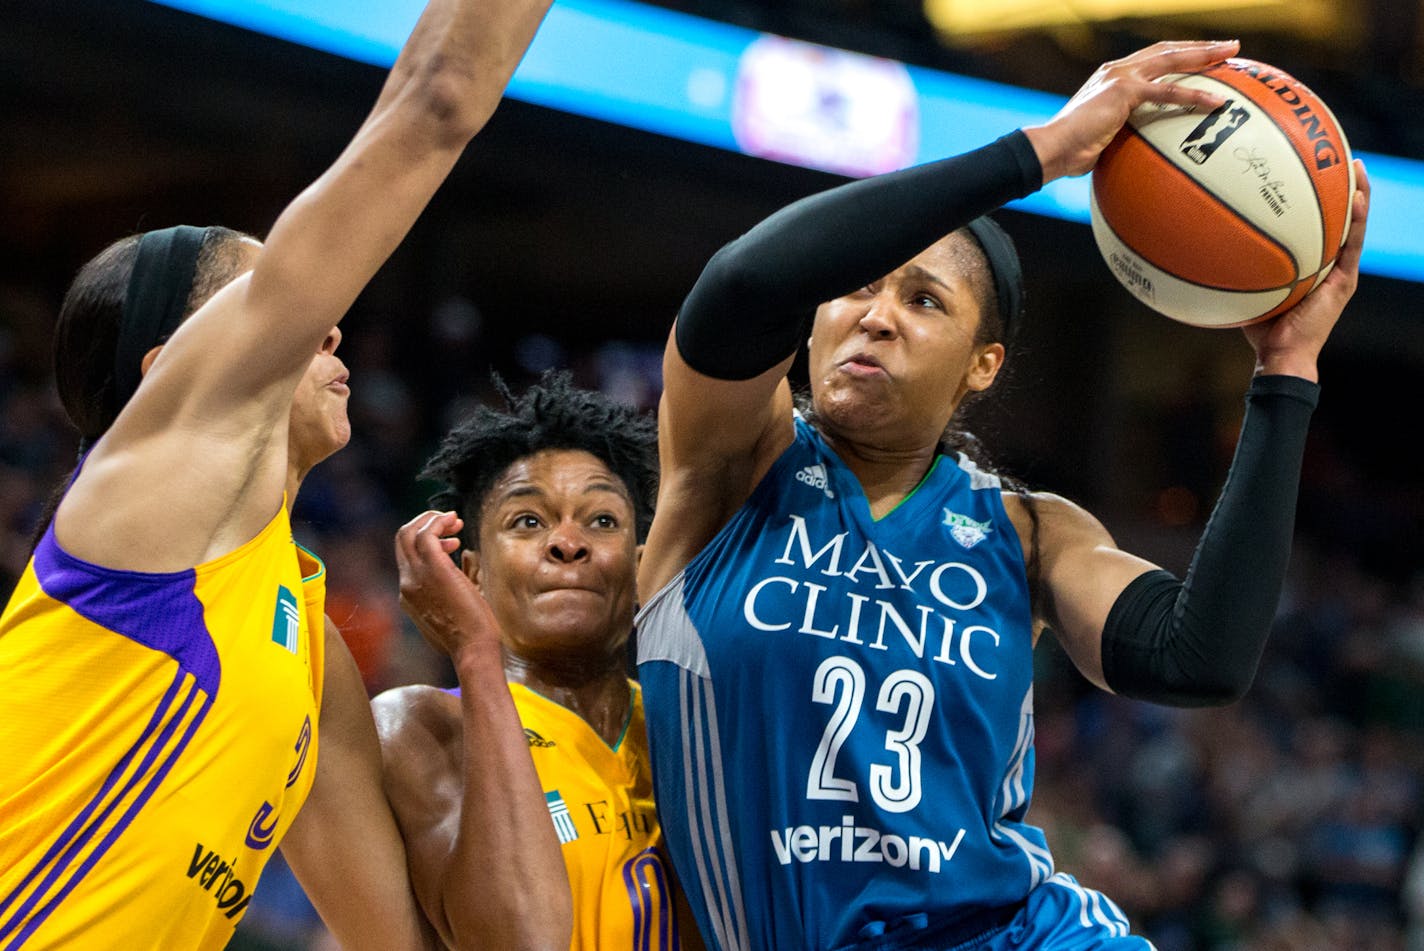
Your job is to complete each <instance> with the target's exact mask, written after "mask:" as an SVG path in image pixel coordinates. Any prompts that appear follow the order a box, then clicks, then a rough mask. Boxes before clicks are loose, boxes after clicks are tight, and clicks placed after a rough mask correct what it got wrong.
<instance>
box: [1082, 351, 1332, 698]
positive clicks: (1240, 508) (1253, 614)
mask: <svg viewBox="0 0 1424 951" xmlns="http://www.w3.org/2000/svg"><path fill="white" fill-rule="evenodd" d="M1319 392H1320V388H1319V386H1317V385H1316V384H1314V383H1311V382H1309V381H1308V380H1303V379H1301V378H1299V377H1293V376H1258V377H1256V378H1255V379H1254V380H1252V382H1251V389H1250V391H1249V392H1248V393H1247V398H1246V418H1245V420H1244V421H1243V422H1242V425H1241V437H1240V439H1239V440H1238V441H1237V444H1236V456H1235V458H1234V459H1233V460H1232V462H1231V469H1230V471H1229V472H1228V473H1227V477H1226V484H1225V486H1223V488H1222V490H1221V496H1220V498H1218V499H1217V502H1216V508H1215V509H1214V510H1213V511H1212V514H1211V518H1210V519H1209V520H1208V521H1207V526H1206V530H1205V532H1203V534H1202V537H1201V541H1200V542H1199V543H1198V544H1197V550H1196V553H1195V555H1193V557H1192V564H1191V568H1190V569H1189V570H1188V571H1187V580H1186V581H1185V582H1181V581H1178V580H1177V579H1176V578H1175V577H1173V576H1172V575H1171V573H1169V572H1166V571H1149V572H1147V573H1146V574H1143V575H1141V576H1140V577H1138V578H1136V579H1135V580H1133V582H1132V583H1131V584H1129V585H1128V586H1127V588H1126V589H1124V591H1123V592H1122V594H1121V595H1119V596H1118V599H1117V601H1116V602H1115V603H1114V604H1113V608H1112V610H1111V611H1110V612H1109V613H1108V619H1107V623H1106V624H1105V625H1104V626H1103V643H1102V660H1103V677H1104V679H1105V680H1106V681H1107V684H1108V686H1109V687H1111V688H1112V689H1113V691H1115V692H1116V693H1119V694H1122V695H1124V696H1128V697H1135V698H1137V699H1140V700H1151V701H1155V702H1157V703H1164V704H1171V705H1173V706H1209V705H1217V704H1225V703H1232V702H1234V701H1236V700H1239V699H1241V697H1242V696H1243V695H1244V694H1245V693H1246V690H1247V689H1248V688H1249V687H1250V686H1251V681H1252V680H1253V679H1254V678H1255V676H1256V666H1257V664H1258V663H1259V662H1260V660H1261V652H1262V650H1263V649H1264V648H1265V646H1266V636H1267V635H1268V634H1269V633H1270V629H1271V622H1272V620H1273V619H1274V617H1275V612H1276V605H1277V602H1278V601H1279V600H1280V596H1281V587H1282V585H1283V584H1284V583H1285V576H1286V565H1287V562H1288V561H1289V560H1290V548H1291V534H1292V531H1293V528H1294V523H1295V504H1296V494H1297V491H1298V489H1299V483H1300V463H1301V456H1302V454H1303V453H1304V450H1305V437H1306V431H1307V429H1308V428H1309V426H1310V416H1311V413H1312V412H1313V411H1314V409H1315V404H1316V400H1317V399H1318V398H1319Z"/></svg>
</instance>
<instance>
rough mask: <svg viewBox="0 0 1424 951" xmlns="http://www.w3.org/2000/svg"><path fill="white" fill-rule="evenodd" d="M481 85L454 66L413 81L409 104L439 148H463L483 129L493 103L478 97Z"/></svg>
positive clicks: (439, 67)
mask: <svg viewBox="0 0 1424 951" xmlns="http://www.w3.org/2000/svg"><path fill="white" fill-rule="evenodd" d="M480 85H481V84H480V82H479V80H478V77H475V76H472V75H471V72H470V70H468V69H466V68H464V67H463V66H461V65H459V64H455V63H446V64H440V63H436V64H432V65H430V66H428V67H427V68H426V69H425V70H422V71H421V73H420V74H419V75H418V76H417V77H416V78H415V79H414V80H413V81H412V84H411V88H410V90H409V98H408V101H409V102H410V103H411V104H412V108H414V109H415V110H416V111H417V113H418V116H419V118H418V124H419V125H420V127H421V128H423V129H424V130H425V131H426V132H427V134H428V135H429V136H430V138H431V140H432V141H433V142H434V143H435V145H436V146H437V147H439V148H455V149H459V148H463V147H464V146H465V145H466V144H467V143H468V142H469V141H470V140H471V139H473V138H474V137H475V133H477V132H479V131H480V129H481V128H483V127H484V124H485V122H486V121H488V119H489V117H490V114H491V113H492V112H493V110H494V103H492V102H490V101H488V99H489V97H487V96H481V95H480V94H479V88H480ZM496 101H497V100H496Z"/></svg>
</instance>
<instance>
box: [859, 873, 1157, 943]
mask: <svg viewBox="0 0 1424 951" xmlns="http://www.w3.org/2000/svg"><path fill="white" fill-rule="evenodd" d="M1004 918H1005V920H1004V921H1003V923H1001V924H999V925H997V926H993V927H990V928H989V929H988V930H986V931H983V932H980V933H979V934H977V935H974V936H973V937H969V938H966V937H964V936H963V932H962V931H961V932H960V934H959V935H958V936H957V937H954V938H950V939H949V940H948V941H946V940H944V939H941V940H938V941H936V940H934V939H933V938H929V937H928V936H926V937H925V938H924V939H922V940H902V941H899V942H897V941H895V940H893V939H891V940H888V941H886V940H880V941H871V942H867V943H865V944H863V945H860V946H858V948H857V949H856V951H1155V949H1154V948H1153V946H1152V942H1150V941H1148V940H1147V939H1146V938H1140V937H1137V936H1135V935H1133V934H1131V933H1130V932H1129V926H1128V923H1127V916H1126V915H1124V914H1123V913H1122V909H1120V908H1118V906H1117V905H1116V904H1114V903H1113V901H1112V899H1110V898H1108V897H1107V896H1106V895H1104V894H1103V893H1102V892H1098V891H1094V890H1093V889H1091V888H1084V887H1083V886H1082V885H1079V884H1078V880H1077V879H1075V878H1074V877H1073V876H1072V875H1065V874H1064V873H1062V872H1059V873H1058V874H1056V875H1054V876H1052V877H1051V878H1049V879H1048V880H1047V881H1045V882H1044V883H1043V884H1042V885H1040V886H1038V887H1037V888H1035V889H1034V890H1033V891H1031V892H1029V895H1028V898H1027V899H1026V900H1025V901H1024V903H1023V904H1022V905H1020V906H1019V907H1018V909H1017V911H1015V910H1014V909H1012V908H1010V909H1006V910H1005V912H1004ZM930 930H934V929H930ZM886 937H887V938H888V937H889V936H886ZM845 951H850V949H845Z"/></svg>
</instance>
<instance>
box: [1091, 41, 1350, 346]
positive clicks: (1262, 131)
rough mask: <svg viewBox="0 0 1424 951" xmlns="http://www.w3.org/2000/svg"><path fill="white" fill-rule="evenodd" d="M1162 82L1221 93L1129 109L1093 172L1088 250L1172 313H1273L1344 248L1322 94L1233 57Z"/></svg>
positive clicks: (1343, 202)
mask: <svg viewBox="0 0 1424 951" xmlns="http://www.w3.org/2000/svg"><path fill="white" fill-rule="evenodd" d="M1164 81H1175V82H1179V83H1181V84H1183V85H1188V86H1193V87H1196V88H1199V89H1207V90H1210V91H1212V92H1215V93H1218V94H1220V95H1221V96H1223V97H1225V99H1226V102H1225V104H1223V105H1222V106H1221V107H1219V108H1218V109H1216V110H1214V111H1212V112H1210V113H1205V112H1202V111H1200V110H1193V109H1186V108H1182V107H1179V106H1158V105H1146V106H1141V107H1139V108H1138V109H1137V110H1136V111H1135V112H1134V113H1133V115H1132V117H1131V119H1130V120H1129V122H1128V124H1127V125H1126V126H1125V127H1124V128H1123V129H1122V131H1121V132H1120V133H1118V135H1117V137H1116V138H1115V139H1114V140H1113V142H1112V144H1110V145H1109V146H1108V147H1107V149H1106V150H1104V152H1103V154H1102V157H1101V158H1100V159H1099V160H1098V164H1097V167H1096V168H1095V169H1094V170H1093V175H1092V190H1091V191H1092V195H1091V217H1092V225H1093V237H1094V238H1095V239H1096V240H1097V243H1098V249H1099V250H1100V251H1101V252H1102V255H1103V258H1104V260H1106V261H1107V263H1108V266H1109V268H1111V270H1112V272H1113V274H1114V275H1115V276H1116V277H1117V279H1118V280H1119V281H1121V282H1122V284H1123V286H1125V287H1126V288H1127V289H1128V290H1129V291H1131V292H1132V293H1133V295H1134V296H1136V297H1137V298H1138V299H1139V300H1141V301H1142V302H1143V303H1144V304H1146V305H1147V306H1149V307H1151V308H1152V309H1154V310H1156V311H1159V312H1160V313H1163V314H1165V315H1167V316H1168V317H1171V318H1172V319H1174V320H1179V321H1182V322H1183V323H1188V324H1194V325H1196V326H1202V327H1239V326H1241V325H1243V324H1249V323H1252V322H1254V321H1257V320H1264V319H1266V318H1268V317H1273V316H1275V315H1277V314H1279V313H1281V312H1282V311H1284V310H1286V309H1288V308H1290V307H1292V306H1294V305H1295V304H1296V303H1297V302H1298V301H1299V300H1300V299H1301V298H1302V297H1304V296H1305V295H1306V294H1307V293H1309V291H1310V290H1311V289H1312V288H1313V287H1315V285H1316V284H1318V283H1319V282H1320V281H1322V280H1324V278H1325V275H1326V274H1328V273H1329V272H1330V268H1331V267H1332V266H1333V265H1334V263H1335V257H1336V255H1338V254H1339V252H1340V246H1341V244H1343V243H1344V240H1345V232H1346V231H1347V230H1348V229H1349V226H1350V203H1351V198H1352V196H1353V195H1354V192H1355V172H1354V168H1353V166H1352V164H1351V161H1350V146H1349V143H1348V142H1347V141H1346V140H1345V135H1344V133H1343V132H1342V131H1341V130H1340V126H1339V123H1338V122H1336V120H1335V117H1334V115H1332V114H1331V112H1330V110H1329V108H1327V107H1326V105H1325V103H1324V102H1322V101H1321V100H1320V98H1319V97H1317V96H1316V95H1315V94H1314V93H1312V92H1311V91H1310V90H1309V89H1308V88H1307V87H1306V86H1305V85H1304V84H1303V83H1301V82H1299V81H1298V80H1296V79H1294V78H1292V77H1291V76H1289V75H1288V74H1286V73H1284V72H1282V71H1281V70H1279V69H1276V68H1274V67H1272V66H1267V65H1266V64H1264V63H1258V62H1255V61H1253V60H1248V59H1229V60H1227V61H1225V62H1224V63H1219V64H1217V65H1216V66H1213V67H1211V68H1209V69H1206V70H1203V71H1202V72H1200V73H1192V74H1188V75H1183V74H1174V75H1171V76H1168V77H1165V78H1164Z"/></svg>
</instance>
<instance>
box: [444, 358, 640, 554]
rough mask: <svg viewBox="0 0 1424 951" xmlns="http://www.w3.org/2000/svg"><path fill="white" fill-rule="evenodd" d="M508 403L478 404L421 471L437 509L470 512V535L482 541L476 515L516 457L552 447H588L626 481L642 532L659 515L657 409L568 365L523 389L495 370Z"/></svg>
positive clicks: (473, 541) (470, 541)
mask: <svg viewBox="0 0 1424 951" xmlns="http://www.w3.org/2000/svg"><path fill="white" fill-rule="evenodd" d="M494 385H495V388H496V389H497V390H498V391H499V393H500V395H501V396H502V397H503V398H504V402H505V407H504V409H496V408H494V407H491V406H484V405H481V406H477V407H476V408H475V409H474V410H473V411H472V412H471V413H470V414H469V415H468V416H466V417H465V418H464V419H463V420H461V421H460V422H459V423H458V424H456V426H455V427H454V428H453V429H452V430H450V432H449V433H448V434H447V435H446V436H445V439H444V441H443V442H442V443H441V445H440V449H439V450H438V451H437V452H436V453H435V455H433V456H431V458H430V460H429V461H428V462H426V464H425V468H424V469H423V470H421V473H420V478H422V479H428V480H431V481H433V482H436V483H438V484H439V486H440V488H439V489H438V490H437V491H436V493H435V494H434V495H432V496H431V498H430V505H431V506H432V507H433V508H438V509H453V510H455V511H457V512H459V513H460V514H461V515H462V516H464V518H465V522H466V525H465V531H464V536H465V537H464V542H465V544H466V545H467V546H468V547H470V548H477V547H478V545H479V529H478V525H477V522H478V516H479V513H480V510H481V508H482V507H483V505H484V501H485V496H486V494H487V493H488V492H489V490H490V488H491V486H493V485H494V483H495V481H496V480H497V479H498V478H499V477H500V476H501V475H502V474H503V473H504V472H505V471H506V470H507V469H508V468H509V467H510V466H511V465H513V464H514V463H516V462H518V461H519V460H520V459H523V458H525V457H526V456H531V455H533V454H535V453H537V452H541V451H543V450H546V449H576V450H583V451H584V452H587V453H590V454H591V455H593V456H595V457H597V458H598V459H600V460H602V462H603V463H604V465H606V466H608V468H609V470H610V471H611V472H612V473H613V474H614V475H616V476H617V477H618V478H619V479H621V480H622V481H623V485H624V486H625V487H627V489H628V494H629V495H630V496H631V497H632V500H633V514H634V518H635V520H636V523H637V537H638V540H639V541H642V540H643V539H644V538H645V537H646V536H647V533H648V526H649V525H651V524H652V520H653V504H654V501H655V500H656V498H657V491H658V449H657V425H656V423H654V421H653V419H652V416H651V415H650V414H648V413H643V412H640V411H638V410H636V409H634V408H633V407H631V406H625V405H623V404H621V403H618V402H616V401H614V400H613V399H611V398H610V397H608V396H606V395H604V394H602V393H600V392H598V391H596V390H586V389H581V388H579V387H576V386H574V385H573V380H572V377H571V376H570V374H569V373H567V372H563V371H548V372H545V373H544V374H543V376H541V377H540V378H539V381H538V382H537V383H536V384H534V385H533V386H530V387H529V388H528V389H527V390H525V391H524V392H523V393H522V394H520V395H519V396H515V395H514V394H513V393H511V392H510V390H509V387H508V386H507V385H506V384H505V383H504V381H503V380H502V379H501V378H500V377H499V376H498V375H497V374H496V375H495V376H494Z"/></svg>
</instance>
